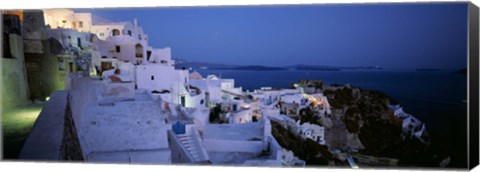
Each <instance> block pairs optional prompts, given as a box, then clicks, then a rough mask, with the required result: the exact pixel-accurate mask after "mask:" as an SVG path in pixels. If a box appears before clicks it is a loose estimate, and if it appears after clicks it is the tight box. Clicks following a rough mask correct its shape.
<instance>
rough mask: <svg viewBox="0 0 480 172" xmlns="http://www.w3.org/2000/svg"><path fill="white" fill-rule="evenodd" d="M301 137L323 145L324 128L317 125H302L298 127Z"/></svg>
mask: <svg viewBox="0 0 480 172" xmlns="http://www.w3.org/2000/svg"><path fill="white" fill-rule="evenodd" d="M300 128H301V133H302V137H303V138H305V139H311V140H313V141H315V142H318V143H319V144H321V145H325V128H324V127H322V126H319V125H315V124H310V123H304V124H302V125H301V126H300Z"/></svg>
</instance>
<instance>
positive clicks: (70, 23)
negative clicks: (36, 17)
mask: <svg viewBox="0 0 480 172" xmlns="http://www.w3.org/2000/svg"><path fill="white" fill-rule="evenodd" d="M43 15H44V18H45V24H46V25H49V26H50V27H51V28H52V29H55V28H64V29H74V30H77V31H79V32H91V29H92V14H91V13H75V12H73V11H72V10H65V9H51V10H43Z"/></svg>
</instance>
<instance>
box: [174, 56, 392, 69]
mask: <svg viewBox="0 0 480 172" xmlns="http://www.w3.org/2000/svg"><path fill="white" fill-rule="evenodd" d="M175 61H176V62H177V64H176V65H175V66H176V68H178V69H181V68H186V69H194V70H205V69H211V70H254V71H272V70H316V71H342V70H383V68H381V67H379V66H352V67H342V66H340V67H339V66H325V65H306V64H296V65H290V66H281V67H275V66H263V65H228V64H218V63H205V62H193V61H188V60H184V59H175Z"/></svg>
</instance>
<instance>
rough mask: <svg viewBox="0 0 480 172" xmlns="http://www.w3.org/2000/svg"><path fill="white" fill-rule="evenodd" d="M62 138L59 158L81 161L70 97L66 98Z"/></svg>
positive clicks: (80, 150)
mask: <svg viewBox="0 0 480 172" xmlns="http://www.w3.org/2000/svg"><path fill="white" fill-rule="evenodd" d="M63 125H64V128H63V139H62V146H61V159H62V160H73V161H83V160H84V158H83V154H82V148H81V146H80V142H79V140H78V135H77V130H76V128H75V122H74V121H73V118H72V110H71V108H70V98H68V99H67V108H66V110H65V122H64V123H63Z"/></svg>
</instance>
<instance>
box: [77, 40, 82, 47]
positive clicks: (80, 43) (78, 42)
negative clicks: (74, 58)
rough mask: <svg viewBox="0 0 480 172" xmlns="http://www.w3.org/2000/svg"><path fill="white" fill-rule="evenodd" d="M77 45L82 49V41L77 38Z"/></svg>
mask: <svg viewBox="0 0 480 172" xmlns="http://www.w3.org/2000/svg"><path fill="white" fill-rule="evenodd" d="M77 45H78V47H82V39H80V38H77Z"/></svg>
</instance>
